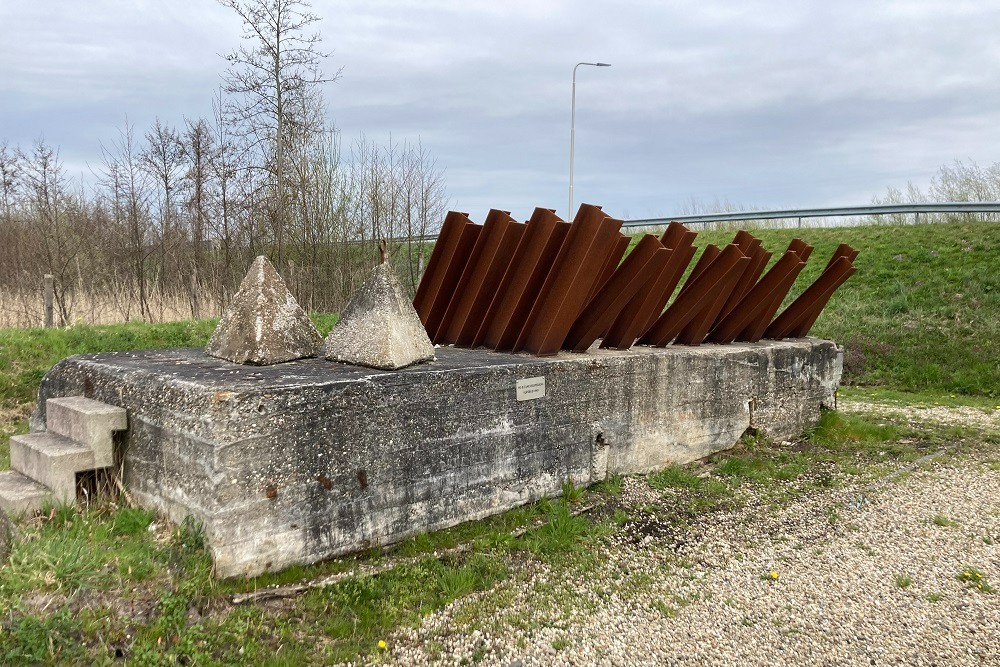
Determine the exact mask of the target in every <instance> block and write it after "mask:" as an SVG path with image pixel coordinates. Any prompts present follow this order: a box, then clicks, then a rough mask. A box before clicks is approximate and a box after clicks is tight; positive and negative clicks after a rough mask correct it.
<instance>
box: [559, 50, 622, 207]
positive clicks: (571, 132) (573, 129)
mask: <svg viewBox="0 0 1000 667" xmlns="http://www.w3.org/2000/svg"><path fill="white" fill-rule="evenodd" d="M580 65H590V66H591V67H611V65H609V64H608V63H577V64H576V67H574V68H573V115H572V117H571V119H570V122H569V209H567V216H568V217H567V218H566V219H567V220H569V221H572V220H573V143H574V138H575V133H576V69H577V67H579V66H580Z"/></svg>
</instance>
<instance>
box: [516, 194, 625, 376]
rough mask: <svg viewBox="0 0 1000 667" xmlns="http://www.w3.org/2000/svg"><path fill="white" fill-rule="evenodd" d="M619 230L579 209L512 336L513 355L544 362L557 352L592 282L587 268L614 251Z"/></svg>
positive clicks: (594, 212) (592, 211)
mask: <svg viewBox="0 0 1000 667" xmlns="http://www.w3.org/2000/svg"><path fill="white" fill-rule="evenodd" d="M621 225H622V221H621V220H615V219H613V218H611V217H609V216H608V215H606V214H605V213H604V212H603V211H601V209H600V207H598V206H593V205H591V204H583V205H581V206H580V209H579V210H578V212H577V215H576V219H575V220H574V221H573V224H572V225H571V227H570V230H569V233H568V234H567V235H566V240H565V241H564V242H563V245H562V247H561V248H560V249H559V255H558V257H556V261H555V263H554V264H553V266H552V270H551V271H550V272H549V275H548V276H547V277H546V279H545V284H544V285H543V286H542V289H541V291H540V292H539V295H538V300H537V301H536V302H535V304H534V306H532V308H531V314H530V315H529V316H528V319H527V321H526V323H525V325H524V329H523V330H522V331H521V335H520V336H518V341H517V343H516V344H515V345H514V351H515V352H517V351H521V350H524V351H526V352H530V353H532V354H535V355H538V356H546V355H552V354H556V353H557V352H558V351H559V349H560V347H562V343H563V341H564V340H565V339H566V334H568V333H569V330H570V328H571V327H572V326H573V322H574V321H575V320H576V318H577V316H578V315H579V314H580V311H581V310H583V307H584V306H585V305H586V299H587V295H588V294H589V293H590V290H591V288H592V287H593V286H594V283H595V282H596V281H597V279H598V276H597V273H596V272H595V271H594V270H593V268H592V267H594V266H603V264H604V262H605V261H606V260H607V257H608V255H609V254H611V253H612V252H613V251H614V248H615V242H616V240H617V239H618V238H619V235H620V234H619V230H620V229H621Z"/></svg>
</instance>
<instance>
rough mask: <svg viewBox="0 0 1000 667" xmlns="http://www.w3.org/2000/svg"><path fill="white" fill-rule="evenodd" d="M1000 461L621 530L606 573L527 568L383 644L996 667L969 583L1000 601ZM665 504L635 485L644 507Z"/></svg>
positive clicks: (583, 655) (422, 658)
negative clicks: (977, 575) (969, 578)
mask: <svg viewBox="0 0 1000 667" xmlns="http://www.w3.org/2000/svg"><path fill="white" fill-rule="evenodd" d="M898 411H899V410H895V412H898ZM980 412H981V411H980ZM998 461H1000V453H994V454H993V455H992V456H987V455H978V456H976V457H963V458H952V459H947V458H945V459H941V460H936V461H932V462H927V463H925V464H924V465H923V466H921V467H920V468H918V469H916V470H915V471H913V472H912V473H909V474H904V475H899V476H896V477H894V478H892V481H888V480H882V481H880V482H878V483H876V484H867V485H865V484H861V483H854V484H846V485H840V486H837V487H836V488H833V489H830V490H823V491H816V492H811V493H809V494H807V495H805V496H804V497H800V498H799V499H797V500H795V501H792V502H790V503H787V504H784V505H782V506H780V507H771V506H769V504H768V503H767V501H766V499H764V498H763V497H760V498H754V497H752V496H751V497H749V498H746V500H747V503H746V504H745V505H743V506H741V507H740V508H739V509H736V510H733V511H728V512H715V513H711V514H709V515H707V516H703V517H701V518H700V519H698V520H697V521H696V522H695V524H694V525H693V526H691V527H690V528H689V529H687V530H686V531H685V532H684V535H683V539H681V540H677V539H676V535H675V534H667V533H664V534H657V533H656V531H650V532H652V533H653V534H652V536H650V537H646V538H640V539H629V536H628V534H627V532H625V531H622V532H620V533H619V534H618V535H617V536H616V537H614V538H612V539H611V540H609V542H608V544H607V545H605V546H603V547H601V548H600V553H599V554H598V556H599V558H598V562H599V563H600V564H599V565H597V566H596V567H591V568H584V569H582V570H581V571H578V572H574V573H569V574H567V573H564V572H561V571H560V572H555V571H552V570H550V569H549V568H547V567H546V566H544V565H541V564H538V563H535V562H532V563H529V564H527V565H525V566H524V567H523V568H522V569H521V570H520V571H518V572H517V573H516V574H515V576H513V577H511V578H510V579H509V580H507V581H505V582H504V583H502V584H500V585H499V586H498V587H496V588H495V589H493V590H492V591H488V592H485V593H482V594H478V595H474V596H469V597H467V598H465V599H463V600H460V601H457V602H456V603H454V604H452V605H451V606H449V607H447V608H446V609H444V610H441V611H440V612H438V613H436V614H433V615H431V616H429V617H427V618H426V619H424V622H423V623H422V624H421V625H420V626H419V627H418V628H416V629H406V630H400V631H399V632H398V633H397V634H396V635H395V636H391V637H387V641H388V644H389V649H388V651H386V652H385V653H383V654H382V655H381V656H380V657H381V659H382V660H381V661H382V662H383V663H386V664H395V665H431V664H444V665H457V664H483V665H504V666H511V667H514V666H519V667H529V666H534V665H824V666H825V665H976V666H979V665H998V666H1000V592H995V593H992V594H990V593H986V592H982V591H980V590H978V589H975V588H973V587H970V585H969V584H967V583H963V582H961V581H959V580H958V575H959V574H960V573H961V572H962V571H964V570H965V569H967V568H969V567H974V568H976V569H978V570H979V571H980V572H982V573H983V574H984V575H985V579H986V581H987V582H988V583H989V584H990V585H992V586H993V587H994V588H995V589H998V591H1000V465H998ZM656 496H657V493H656V492H654V491H652V490H651V489H649V488H648V487H647V486H646V485H645V482H644V481H643V480H641V479H628V480H626V485H625V488H624V490H623V498H627V499H628V501H629V503H630V504H633V503H634V506H636V507H641V506H642V505H643V504H645V503H647V502H648V501H650V500H652V499H655V498H656ZM935 518H937V522H935ZM940 523H944V524H947V525H938V524H940ZM772 572H774V573H775V574H776V575H777V579H776V580H775V579H772V577H771V573H772Z"/></svg>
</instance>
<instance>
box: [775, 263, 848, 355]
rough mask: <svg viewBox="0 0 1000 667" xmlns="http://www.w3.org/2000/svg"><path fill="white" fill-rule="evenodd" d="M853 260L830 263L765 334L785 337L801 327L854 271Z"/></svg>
mask: <svg viewBox="0 0 1000 667" xmlns="http://www.w3.org/2000/svg"><path fill="white" fill-rule="evenodd" d="M855 270H856V269H855V268H854V267H853V266H852V265H851V260H849V259H848V258H847V257H838V258H837V259H836V260H834V261H833V263H832V264H830V266H829V268H828V269H826V270H825V271H823V273H822V274H821V275H820V277H819V278H817V279H816V280H815V281H813V283H812V284H811V285H809V287H807V288H806V290H805V291H804V292H802V294H800V295H799V296H798V298H797V299H795V301H793V302H792V303H791V305H789V306H788V308H786V309H785V310H784V311H782V313H781V315H779V316H778V317H776V318H775V320H774V321H773V322H772V323H771V324H770V326H768V327H767V329H766V330H765V332H764V335H765V336H766V337H767V338H785V337H787V336H788V335H789V334H790V333H792V332H793V331H794V330H795V329H796V328H797V327H800V326H801V325H802V324H803V322H804V320H805V318H806V317H808V315H809V313H810V312H811V310H812V308H813V307H814V306H815V305H816V304H818V303H822V304H823V305H825V303H826V300H829V298H830V295H832V294H833V292H834V291H835V290H836V289H837V287H839V286H840V285H841V284H843V282H844V281H845V280H847V279H848V278H849V277H850V276H851V275H852V274H853V273H854V272H855Z"/></svg>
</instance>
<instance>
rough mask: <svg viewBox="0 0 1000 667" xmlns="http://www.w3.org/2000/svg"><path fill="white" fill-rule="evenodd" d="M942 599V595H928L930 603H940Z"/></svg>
mask: <svg viewBox="0 0 1000 667" xmlns="http://www.w3.org/2000/svg"><path fill="white" fill-rule="evenodd" d="M942 597H943V596H942V595H941V594H940V593H928V594H927V601H928V602H940V601H941V598H942Z"/></svg>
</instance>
